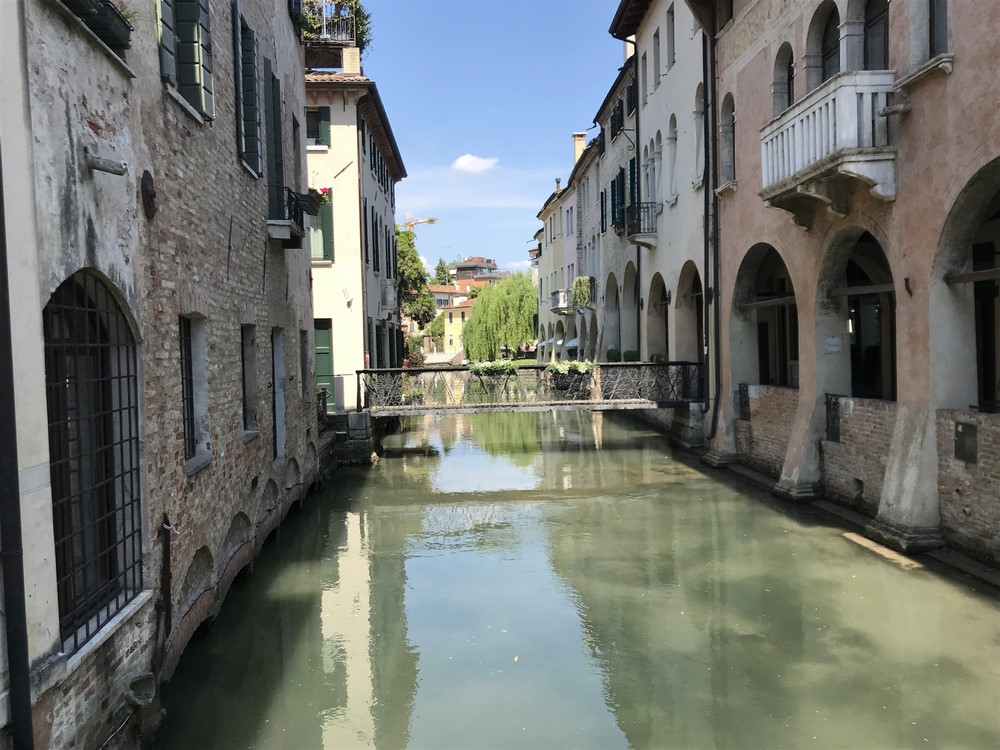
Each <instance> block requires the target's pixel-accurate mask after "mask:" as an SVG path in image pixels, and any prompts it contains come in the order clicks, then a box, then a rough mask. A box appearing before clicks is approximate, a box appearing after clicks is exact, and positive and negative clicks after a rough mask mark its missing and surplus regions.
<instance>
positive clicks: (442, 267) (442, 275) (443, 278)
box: [434, 258, 451, 284]
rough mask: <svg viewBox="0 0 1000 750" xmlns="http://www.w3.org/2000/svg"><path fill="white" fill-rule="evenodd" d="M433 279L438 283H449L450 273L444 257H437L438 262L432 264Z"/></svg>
mask: <svg viewBox="0 0 1000 750" xmlns="http://www.w3.org/2000/svg"><path fill="white" fill-rule="evenodd" d="M434 280H435V281H436V282H437V283H438V284H450V283H451V274H449V273H448V264H447V263H445V262H444V258H438V264H437V265H436V266H434Z"/></svg>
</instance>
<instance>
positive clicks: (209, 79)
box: [198, 0, 215, 120]
mask: <svg viewBox="0 0 1000 750" xmlns="http://www.w3.org/2000/svg"><path fill="white" fill-rule="evenodd" d="M210 20H211V19H210V13H209V7H208V0H200V2H199V3H198V25H199V30H198V31H199V33H198V42H199V52H200V55H201V60H200V67H201V70H200V72H201V81H200V82H201V112H202V114H203V115H205V117H207V118H209V119H210V120H214V119H215V78H214V76H213V74H212V70H213V65H212V31H211V28H210V27H211V24H210Z"/></svg>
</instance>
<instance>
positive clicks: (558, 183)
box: [556, 177, 562, 193]
mask: <svg viewBox="0 0 1000 750" xmlns="http://www.w3.org/2000/svg"><path fill="white" fill-rule="evenodd" d="M560 190H562V177H556V192H557V193H558V192H559V191H560Z"/></svg>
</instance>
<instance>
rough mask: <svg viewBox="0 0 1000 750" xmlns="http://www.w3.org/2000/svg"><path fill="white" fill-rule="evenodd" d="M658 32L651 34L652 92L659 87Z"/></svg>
mask: <svg viewBox="0 0 1000 750" xmlns="http://www.w3.org/2000/svg"><path fill="white" fill-rule="evenodd" d="M662 72H663V71H661V70H660V30H659V29H657V30H656V31H654V32H653V90H654V91H655V90H656V87H657V86H659V85H660V73H662Z"/></svg>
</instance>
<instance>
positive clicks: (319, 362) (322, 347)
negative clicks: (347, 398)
mask: <svg viewBox="0 0 1000 750" xmlns="http://www.w3.org/2000/svg"><path fill="white" fill-rule="evenodd" d="M313 332H314V333H315V336H316V392H317V393H319V392H320V391H322V390H323V389H324V388H325V389H326V391H327V393H328V394H329V396H328V398H327V408H328V409H332V408H333V326H332V321H330V320H315V321H313Z"/></svg>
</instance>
